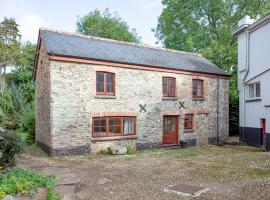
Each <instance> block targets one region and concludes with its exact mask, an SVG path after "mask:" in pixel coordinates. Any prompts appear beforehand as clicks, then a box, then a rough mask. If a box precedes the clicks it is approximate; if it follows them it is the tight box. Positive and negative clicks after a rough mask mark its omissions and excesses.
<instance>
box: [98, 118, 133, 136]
mask: <svg viewBox="0 0 270 200" xmlns="http://www.w3.org/2000/svg"><path fill="white" fill-rule="evenodd" d="M135 124H136V117H94V118H93V137H107V136H125V135H134V134H136V130H135V126H136V125H135Z"/></svg>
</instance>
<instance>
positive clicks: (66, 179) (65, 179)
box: [56, 173, 80, 186]
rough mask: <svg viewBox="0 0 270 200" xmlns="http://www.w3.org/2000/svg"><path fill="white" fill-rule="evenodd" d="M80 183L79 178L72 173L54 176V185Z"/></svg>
mask: <svg viewBox="0 0 270 200" xmlns="http://www.w3.org/2000/svg"><path fill="white" fill-rule="evenodd" d="M77 183H80V178H79V177H78V176H77V175H76V174H74V173H68V174H58V175H56V185H57V186H58V185H71V184H77Z"/></svg>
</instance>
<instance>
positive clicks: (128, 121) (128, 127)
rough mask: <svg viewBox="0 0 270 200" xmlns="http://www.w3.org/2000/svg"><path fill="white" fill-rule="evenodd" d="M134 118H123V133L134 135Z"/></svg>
mask: <svg viewBox="0 0 270 200" xmlns="http://www.w3.org/2000/svg"><path fill="white" fill-rule="evenodd" d="M134 132H135V131H134V118H132V117H129V118H127V117H125V118H124V133H125V134H131V133H134Z"/></svg>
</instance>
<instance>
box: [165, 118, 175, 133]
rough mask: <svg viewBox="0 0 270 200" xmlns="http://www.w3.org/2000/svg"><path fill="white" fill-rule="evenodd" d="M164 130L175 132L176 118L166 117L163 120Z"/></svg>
mask: <svg viewBox="0 0 270 200" xmlns="http://www.w3.org/2000/svg"><path fill="white" fill-rule="evenodd" d="M163 127H164V131H168V132H173V131H175V120H174V118H171V117H166V118H164V121H163Z"/></svg>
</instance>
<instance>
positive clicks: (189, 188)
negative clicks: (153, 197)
mask: <svg viewBox="0 0 270 200" xmlns="http://www.w3.org/2000/svg"><path fill="white" fill-rule="evenodd" d="M207 191H209V188H203V187H200V186H194V185H187V184H177V185H170V186H169V187H167V188H164V192H169V193H175V194H177V195H181V196H183V197H198V196H200V195H201V194H202V193H206V192H207Z"/></svg>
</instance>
